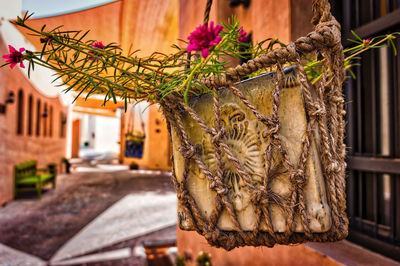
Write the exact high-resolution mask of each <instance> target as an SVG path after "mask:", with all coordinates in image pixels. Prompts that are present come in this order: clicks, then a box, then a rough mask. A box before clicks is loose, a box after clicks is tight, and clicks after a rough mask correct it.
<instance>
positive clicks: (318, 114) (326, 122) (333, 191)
mask: <svg viewBox="0 0 400 266" xmlns="http://www.w3.org/2000/svg"><path fill="white" fill-rule="evenodd" d="M211 2H212V1H210V0H208V1H207V8H206V12H205V19H204V21H205V22H207V21H208V17H209V12H210V8H211ZM313 11H314V17H313V19H312V23H313V24H314V26H315V28H314V31H312V32H311V33H309V34H308V35H307V36H305V37H301V38H299V39H297V40H296V41H294V42H292V43H290V44H289V45H287V46H286V47H284V48H280V49H276V50H273V51H271V52H269V53H267V54H264V55H262V56H260V57H257V58H255V59H253V60H250V61H248V62H247V63H245V64H242V65H239V66H237V67H235V68H231V69H228V70H227V72H226V73H225V74H221V75H215V76H211V77H210V78H207V79H203V80H201V81H200V82H202V83H203V84H204V85H206V86H207V87H209V88H211V89H212V90H213V91H214V94H213V96H212V99H213V113H214V124H213V125H212V126H209V125H207V124H206V122H205V121H204V120H203V119H202V118H201V117H200V116H199V114H198V113H197V112H196V111H195V110H194V109H193V108H192V107H191V106H190V105H187V104H185V102H184V100H183V98H182V97H181V96H179V95H177V94H170V95H168V96H166V97H165V98H164V99H163V100H162V101H161V102H160V104H161V107H162V111H163V113H164V115H165V117H166V119H167V122H168V127H169V131H170V133H171V130H173V131H174V132H175V133H176V136H178V138H179V144H180V147H179V153H180V154H181V155H182V157H183V158H184V170H183V174H182V176H181V177H179V178H177V176H176V174H175V169H173V181H174V185H175V189H176V191H177V195H178V200H179V204H180V206H182V208H183V209H184V212H185V213H186V214H187V216H188V219H189V220H190V222H191V224H193V227H194V229H195V230H196V231H197V232H198V233H199V234H201V235H203V236H204V237H205V238H206V239H207V241H208V242H209V243H210V244H211V245H213V246H216V247H223V248H225V249H227V250H231V249H233V248H235V247H238V246H245V245H251V246H261V245H263V246H269V247H272V246H273V245H274V244H277V243H278V244H291V243H301V242H305V241H318V242H325V241H336V240H340V239H343V238H345V237H346V236H347V226H348V220H347V217H346V212H345V209H346V195H345V169H346V164H345V144H344V143H343V137H344V128H345V122H344V119H343V117H344V109H343V103H344V101H343V96H342V82H343V80H344V77H345V72H344V56H343V49H342V45H341V42H340V41H341V35H340V24H339V23H338V22H337V21H336V20H335V18H334V17H333V16H332V15H331V13H330V4H329V2H328V0H313ZM309 54H312V55H313V56H317V57H318V58H323V59H324V60H323V65H322V75H321V78H320V79H319V81H318V82H317V83H316V84H315V85H313V84H311V83H310V81H309V80H308V78H307V75H306V72H305V70H304V66H303V65H302V58H304V56H306V55H309ZM284 65H295V66H296V75H297V80H298V82H299V83H300V84H301V86H302V93H303V98H304V102H305V109H306V113H307V125H306V130H305V132H304V137H303V139H302V140H301V153H300V156H299V158H298V161H297V162H295V163H293V162H291V161H290V160H289V158H288V152H287V151H286V150H285V148H284V146H283V145H282V140H281V137H280V135H279V130H280V128H281V121H280V118H279V115H278V110H279V106H280V99H281V90H282V87H283V84H284V79H285V74H284V71H283V66H284ZM263 68H273V69H275V70H276V71H275V75H274V88H273V90H272V99H273V102H272V115H270V116H268V117H267V116H266V115H264V114H262V113H260V112H259V111H258V110H257V108H256V107H255V105H254V104H253V103H252V102H250V101H249V100H248V99H247V98H246V96H245V95H244V93H243V92H242V91H241V90H240V89H238V88H237V87H236V86H235V83H236V82H239V81H240V80H241V79H242V77H245V76H246V75H249V74H251V73H253V72H255V71H257V70H259V69H263ZM221 87H225V88H228V89H229V90H231V92H232V93H233V95H235V97H237V98H238V99H239V100H240V101H241V102H242V103H243V104H244V105H245V106H246V108H248V109H249V110H250V111H251V112H252V113H253V114H254V116H255V117H256V118H257V120H258V121H259V122H260V123H262V124H264V125H265V127H266V128H267V129H268V130H267V135H268V136H267V137H268V138H269V140H270V141H269V142H268V145H267V147H266V149H265V151H264V154H263V156H264V160H265V175H264V176H263V180H262V182H261V183H257V184H254V182H252V177H251V173H249V172H248V171H246V169H245V168H244V167H243V165H242V162H241V161H240V160H239V159H238V158H237V157H236V156H235V153H234V152H233V151H232V149H231V148H230V146H229V145H228V143H227V142H226V138H225V135H226V131H225V130H226V129H225V128H224V127H223V126H222V123H221V108H220V107H221V103H220V98H219V93H218V91H219V88H221ZM184 116H189V117H190V118H191V119H192V120H193V121H195V122H196V123H197V124H198V125H199V127H200V128H201V130H202V131H203V134H207V135H208V136H209V137H210V139H211V143H212V145H213V149H214V150H215V154H214V156H215V161H216V170H211V169H210V168H209V167H208V166H207V164H206V163H205V161H204V160H203V158H202V156H201V152H200V151H199V149H198V148H197V147H196V145H195V144H194V143H193V142H192V140H191V139H190V137H189V134H188V132H187V129H186V128H185V123H184V118H183V117H184ZM315 132H318V136H319V138H320V141H319V143H318V146H319V147H318V151H319V153H320V161H321V167H322V172H323V177H324V180H325V187H326V194H327V200H328V204H329V207H330V209H331V219H332V225H331V228H330V229H329V231H327V232H324V233H314V232H312V231H311V229H310V227H309V222H308V220H307V219H308V218H307V213H306V206H305V200H304V186H305V183H306V180H307V178H306V162H307V158H308V156H309V150H310V145H311V144H310V143H311V139H312V138H313V137H314V135H315V134H316V133H315ZM274 151H279V153H280V154H281V156H282V158H283V159H282V161H283V165H284V166H285V169H286V170H287V173H288V175H289V180H290V183H291V190H290V193H289V196H288V197H284V198H282V197H279V195H276V194H274V192H273V191H272V190H271V188H270V183H271V179H273V178H274V175H273V174H272V173H271V172H272V171H273V169H272V168H271V162H272V160H273V158H272V154H273V152H274ZM223 156H226V158H228V159H229V160H230V162H231V163H232V165H233V166H234V168H235V170H236V172H237V173H238V174H239V175H240V177H241V178H242V179H243V181H244V183H245V185H246V186H247V189H248V191H249V194H250V195H251V198H250V201H251V204H253V206H255V208H254V209H255V216H256V224H255V227H254V228H255V229H254V230H252V231H245V230H243V229H242V228H241V226H240V223H239V221H238V216H237V213H236V211H235V208H234V207H233V204H232V202H231V200H230V198H229V196H228V191H229V189H228V187H227V185H226V183H225V182H224V161H223V159H222V157H223ZM193 163H195V164H196V166H197V167H198V168H199V169H200V171H201V172H202V174H203V175H204V176H205V177H206V178H207V180H208V182H209V188H210V189H211V190H213V191H215V193H216V198H215V206H214V209H213V211H212V213H211V215H210V216H209V217H208V218H206V217H205V216H204V215H202V213H201V210H200V208H199V207H198V204H197V203H196V201H195V199H194V197H193V195H191V194H190V193H189V191H188V183H187V182H188V175H189V171H190V166H191V165H192V164H193ZM173 166H174V164H173ZM271 203H274V204H277V205H279V206H280V208H281V209H282V210H283V211H284V213H285V214H286V228H285V230H284V232H275V231H274V229H273V225H272V222H271V214H270V209H269V206H270V204H271ZM223 211H226V212H227V213H228V215H229V218H230V220H231V222H232V224H233V227H234V230H232V231H223V230H220V229H219V228H218V226H217V225H218V221H219V219H220V217H221V213H222V212H223ZM295 215H298V216H299V217H300V218H301V219H300V220H301V224H302V227H303V232H302V233H299V232H296V231H295V226H296V225H295V222H294V217H295ZM262 223H263V224H264V225H265V226H264V227H263V230H261V228H260V226H261V224H262Z"/></svg>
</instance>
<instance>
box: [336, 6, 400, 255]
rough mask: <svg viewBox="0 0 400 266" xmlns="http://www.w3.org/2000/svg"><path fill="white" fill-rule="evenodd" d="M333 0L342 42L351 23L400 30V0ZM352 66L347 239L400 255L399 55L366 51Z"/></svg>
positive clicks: (372, 31)
mask: <svg viewBox="0 0 400 266" xmlns="http://www.w3.org/2000/svg"><path fill="white" fill-rule="evenodd" d="M335 2H336V3H335V4H334V5H333V7H334V13H335V16H336V17H337V18H338V20H340V22H341V24H342V31H343V36H344V37H343V44H344V45H345V46H347V45H349V42H348V41H347V39H348V38H350V37H351V34H349V33H350V30H352V29H353V30H355V32H356V33H357V34H358V35H359V36H361V38H364V39H366V38H369V37H371V36H376V35H381V34H385V33H390V32H399V31H400V0H342V1H335ZM396 46H397V50H398V51H400V41H399V40H396ZM354 72H355V74H356V76H357V78H356V79H355V80H353V79H348V80H347V81H346V82H345V86H344V92H345V97H346V111H347V117H346V119H347V122H348V123H347V128H346V130H347V135H346V144H347V146H348V147H349V150H348V186H347V188H348V190H347V192H348V193H347V195H348V216H349V219H350V234H349V239H350V240H352V241H354V242H357V243H358V244H360V245H363V246H365V247H367V248H370V249H372V250H374V251H377V252H380V253H382V254H384V255H386V256H389V257H391V258H393V259H396V260H399V261H400V80H399V78H400V56H399V55H397V56H395V55H394V53H393V50H391V49H389V48H383V49H379V50H374V51H371V52H368V53H366V54H363V55H362V56H361V65H360V66H358V67H356V68H355V69H354Z"/></svg>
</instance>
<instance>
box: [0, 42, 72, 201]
mask: <svg viewBox="0 0 400 266" xmlns="http://www.w3.org/2000/svg"><path fill="white" fill-rule="evenodd" d="M7 53H8V49H7V46H6V44H5V42H3V41H2V40H1V39H0V54H1V55H3V54H7ZM20 90H21V91H22V92H23V102H22V120H21V121H22V133H21V134H18V133H17V125H18V111H17V110H18V105H19V104H18V93H19V91H20ZM10 92H14V95H15V101H14V103H12V104H7V105H6V113H5V114H0V206H1V205H3V204H4V203H7V202H9V201H11V200H12V199H13V197H14V170H13V167H14V166H15V165H16V164H18V163H21V162H25V161H29V160H36V161H37V162H38V167H41V168H42V167H46V165H47V164H48V163H52V162H54V163H57V164H58V165H59V166H60V167H61V158H62V157H63V156H65V145H66V144H65V143H66V138H65V135H66V133H64V134H63V136H64V137H61V128H62V126H61V125H62V123H61V122H62V117H63V118H66V116H67V109H66V108H65V107H64V105H63V104H62V103H61V102H60V99H59V98H49V97H46V96H45V95H43V94H41V93H40V92H39V91H38V90H37V89H35V88H34V87H33V85H32V84H31V83H30V82H29V80H28V79H27V78H26V76H25V75H24V74H23V73H22V72H21V70H20V69H19V68H18V67H15V68H14V69H13V70H11V69H10V68H9V67H4V68H2V69H0V104H3V103H4V102H5V100H6V99H7V98H8V95H9V93H10ZM30 95H32V97H33V106H32V112H31V115H29V104H28V101H29V96H30ZM37 100H40V102H41V111H40V113H41V114H43V112H44V106H45V104H46V105H47V111H48V117H47V118H43V117H42V116H40V120H41V123H40V128H39V133H40V134H39V136H37V135H36V124H37ZM50 110H52V112H51V111H50ZM30 117H31V123H32V124H31V127H32V133H31V135H29V134H28V126H29V122H28V121H29V120H30ZM50 120H51V121H52V122H51V121H50ZM45 121H46V134H45V133H44V132H45ZM50 125H52V130H51V129H50ZM64 128H65V126H64ZM45 135H46V136H45ZM50 135H51V136H50ZM59 169H60V168H59Z"/></svg>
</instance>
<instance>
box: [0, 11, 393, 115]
mask: <svg viewBox="0 0 400 266" xmlns="http://www.w3.org/2000/svg"><path fill="white" fill-rule="evenodd" d="M30 16H31V15H29V14H28V13H26V14H25V15H24V16H23V17H22V18H20V17H18V18H17V20H16V21H14V22H13V23H14V24H15V25H18V26H21V27H23V28H25V29H27V30H28V31H29V32H30V33H31V34H32V35H33V36H36V37H37V38H39V39H40V41H41V42H42V43H43V46H42V49H41V51H40V52H32V51H27V52H26V53H25V54H24V60H27V61H28V74H30V71H31V70H34V67H35V65H40V66H44V67H47V68H49V69H52V70H53V71H55V72H56V77H55V79H54V81H58V82H59V84H60V85H65V86H66V89H65V92H69V91H75V92H76V93H77V95H76V97H86V98H88V97H90V96H91V95H93V94H101V95H103V96H104V104H105V103H106V102H107V101H109V100H111V101H113V102H116V101H117V98H119V99H121V100H122V101H124V102H125V108H126V106H127V104H128V103H130V102H131V101H134V102H137V101H142V100H145V101H148V102H151V103H154V102H158V101H160V100H161V99H163V98H164V97H165V96H166V95H168V94H170V93H172V92H175V93H178V94H179V95H181V96H182V97H183V98H184V99H185V101H187V99H188V96H189V95H193V94H194V95H197V94H202V93H212V91H210V89H209V88H207V87H206V86H204V85H203V84H202V83H200V82H198V81H199V80H201V79H202V78H207V77H210V76H211V75H218V74H220V73H224V72H225V71H226V69H227V68H228V66H230V64H231V63H232V61H235V60H239V59H240V58H242V57H244V56H248V55H249V54H250V55H251V58H254V57H257V56H259V55H262V54H265V53H267V52H268V51H271V50H273V49H275V48H280V47H285V44H283V43H281V42H280V41H278V40H277V39H273V38H269V39H266V40H264V41H261V42H259V43H257V44H254V45H253V44H251V43H241V42H239V41H238V38H239V31H240V26H239V22H238V21H237V20H236V19H234V18H232V19H230V20H229V22H228V23H227V24H224V25H223V27H224V30H223V31H222V32H221V34H220V36H221V37H222V40H221V41H220V42H219V43H218V44H217V45H215V46H214V47H212V48H211V50H210V55H209V56H208V57H207V58H202V57H201V56H200V54H199V53H188V51H187V50H186V48H181V47H180V46H178V45H174V46H173V48H174V49H175V50H176V52H175V53H174V54H168V55H167V54H163V53H159V52H155V53H153V54H151V55H150V56H147V57H139V56H138V55H137V52H138V51H137V50H136V51H131V49H130V50H129V51H128V52H127V53H126V54H125V53H124V52H123V51H122V49H121V48H120V47H119V46H118V45H117V44H115V43H110V44H106V45H105V47H104V49H103V48H101V49H99V48H96V47H93V45H94V43H95V42H96V41H95V40H85V37H86V36H87V33H88V32H81V31H66V30H63V28H62V27H61V26H60V27H57V28H54V29H51V30H46V25H44V26H43V27H42V28H41V29H40V30H37V29H34V28H31V27H30V26H28V25H27V24H26V21H27V20H28V19H29V17H30ZM354 34H355V33H354ZM396 36H398V33H392V34H389V35H386V36H379V37H375V38H372V39H371V40H370V41H369V42H368V43H366V40H362V39H361V38H360V37H358V36H357V35H355V37H356V40H353V42H354V43H355V46H353V47H351V48H349V49H346V51H345V52H346V54H348V55H349V56H348V57H347V58H346V61H345V67H346V69H350V67H351V66H353V65H354V60H355V59H357V57H356V56H357V55H358V54H360V53H361V52H364V51H366V50H368V49H370V48H379V47H382V45H383V44H384V43H385V42H387V45H388V46H391V47H393V49H394V50H395V45H394V43H393V39H394V38H396ZM181 41H182V42H185V41H183V40H181ZM395 52H396V50H395ZM323 61H324V60H318V59H317V58H312V57H311V58H307V59H306V60H305V69H306V72H307V75H308V77H309V79H310V80H311V82H312V83H313V84H315V83H316V82H317V81H318V80H319V79H320V77H321V76H322V68H321V66H322V63H323ZM5 65H7V64H5ZM3 66H4V65H3ZM271 70H274V69H268V68H265V69H262V70H259V71H257V72H255V73H253V74H252V76H256V75H260V74H262V73H265V72H269V71H271Z"/></svg>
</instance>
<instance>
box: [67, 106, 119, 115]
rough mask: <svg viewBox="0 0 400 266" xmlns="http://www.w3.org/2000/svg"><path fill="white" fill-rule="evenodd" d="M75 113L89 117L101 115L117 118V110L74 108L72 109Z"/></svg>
mask: <svg viewBox="0 0 400 266" xmlns="http://www.w3.org/2000/svg"><path fill="white" fill-rule="evenodd" d="M72 111H73V112H77V113H83V114H88V115H101V116H107V117H116V113H115V110H107V109H98V108H85V107H80V106H74V107H73V108H72Z"/></svg>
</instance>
